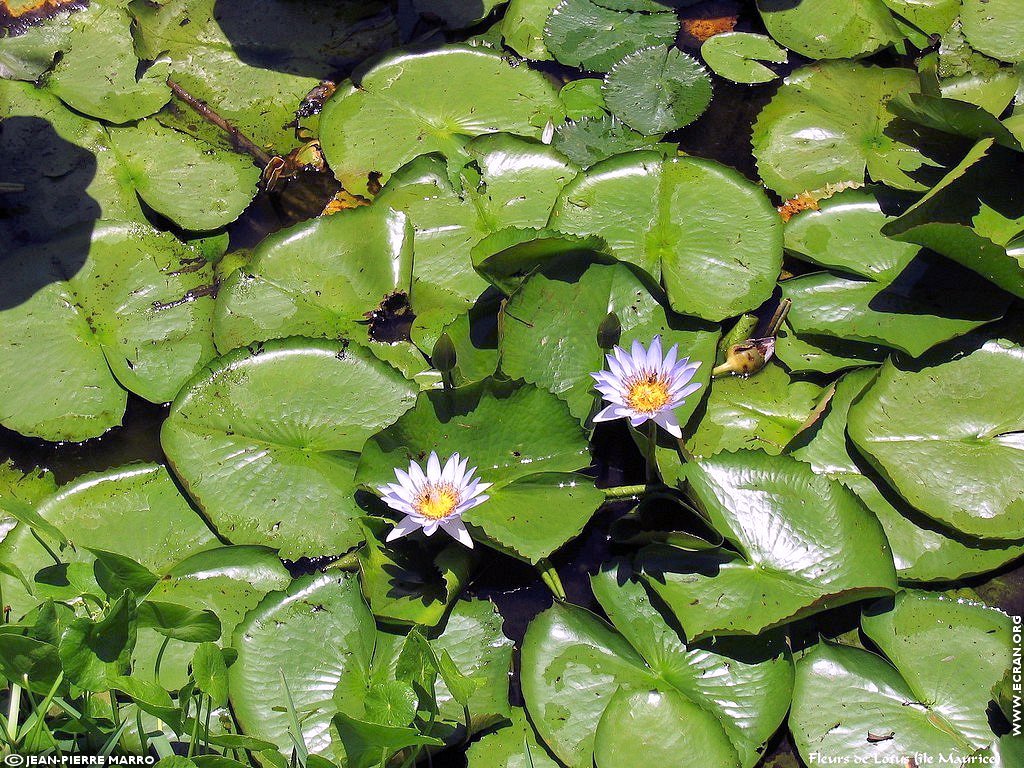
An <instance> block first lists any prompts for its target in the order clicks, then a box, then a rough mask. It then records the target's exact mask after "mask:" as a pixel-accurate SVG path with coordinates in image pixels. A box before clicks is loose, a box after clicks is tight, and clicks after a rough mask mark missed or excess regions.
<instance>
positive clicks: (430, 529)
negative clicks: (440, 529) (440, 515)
mask: <svg viewBox="0 0 1024 768" xmlns="http://www.w3.org/2000/svg"><path fill="white" fill-rule="evenodd" d="M439 522H440V521H439V520H431V521H430V522H429V523H426V524H424V526H423V533H424V535H426V536H433V535H434V532H435V531H436V530H437V526H438V523H439Z"/></svg>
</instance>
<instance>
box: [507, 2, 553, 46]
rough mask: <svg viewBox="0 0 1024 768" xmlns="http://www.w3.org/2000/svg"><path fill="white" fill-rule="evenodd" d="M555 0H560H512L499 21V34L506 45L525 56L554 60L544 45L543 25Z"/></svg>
mask: <svg viewBox="0 0 1024 768" xmlns="http://www.w3.org/2000/svg"><path fill="white" fill-rule="evenodd" d="M558 3H559V0H511V2H510V3H509V4H508V8H506V9H505V16H504V17H503V18H502V20H501V37H502V40H504V42H505V45H507V46H508V47H509V48H511V49H512V50H513V51H515V52H516V53H518V54H519V55H520V56H522V57H523V58H524V59H530V60H531V61H550V60H551V59H553V58H554V57H553V56H552V55H551V51H549V50H548V48H547V46H546V45H545V44H544V24H545V23H546V22H547V20H548V16H550V15H551V12H552V11H553V10H555V6H557V5H558Z"/></svg>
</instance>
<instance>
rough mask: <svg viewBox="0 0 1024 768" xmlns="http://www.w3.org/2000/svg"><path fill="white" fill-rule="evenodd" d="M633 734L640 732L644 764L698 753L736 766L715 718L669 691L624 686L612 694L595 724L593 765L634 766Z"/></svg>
mask: <svg viewBox="0 0 1024 768" xmlns="http://www.w3.org/2000/svg"><path fill="white" fill-rule="evenodd" d="M716 726H718V727H716ZM637 734H643V739H644V741H643V744H644V759H645V760H647V759H650V760H656V761H658V762H659V763H663V761H666V760H672V759H678V757H679V755H701V759H702V760H707V761H708V762H709V764H711V765H720V766H722V768H739V767H740V761H739V757H738V756H737V755H736V749H735V748H734V747H733V745H732V743H731V742H730V741H729V737H728V736H726V734H725V732H724V731H723V730H722V729H721V727H720V726H719V722H718V720H717V719H716V718H715V716H714V715H712V714H711V713H710V712H707V711H706V710H704V709H702V708H701V707H700V705H698V704H694V703H693V702H692V701H690V700H689V699H687V698H686V697H685V696H683V695H682V694H678V693H675V692H673V691H665V692H662V691H658V690H651V691H629V690H628V689H623V688H619V690H618V691H617V692H616V693H615V695H614V696H612V698H611V700H610V701H609V702H608V706H607V707H606V708H605V710H604V714H603V715H601V720H600V722H599V723H598V724H597V731H596V733H595V734H594V765H596V766H597V768H626V766H634V765H636V756H637V746H638V745H637Z"/></svg>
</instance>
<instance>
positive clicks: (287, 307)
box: [214, 206, 412, 352]
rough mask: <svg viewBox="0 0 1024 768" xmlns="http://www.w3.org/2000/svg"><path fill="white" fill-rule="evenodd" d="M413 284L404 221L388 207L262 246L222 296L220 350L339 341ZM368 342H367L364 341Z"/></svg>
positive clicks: (346, 214)
mask: <svg viewBox="0 0 1024 768" xmlns="http://www.w3.org/2000/svg"><path fill="white" fill-rule="evenodd" d="M411 281H412V231H411V226H410V225H409V222H408V219H407V217H406V216H405V215H404V214H402V213H399V212H395V211H391V210H390V209H388V208H385V207H380V208H378V207H375V206H371V207H369V208H367V207H361V208H356V209H354V210H350V211H342V212H340V213H336V214H334V215H333V216H326V217H321V218H316V219H311V220H309V221H305V222H302V223H300V224H296V225H294V226H292V227H290V228H288V229H285V230H282V231H281V232H277V233H275V234H273V235H271V236H270V237H267V238H266V239H265V240H263V241H262V242H261V243H260V244H259V245H258V246H257V247H256V249H255V250H254V251H253V254H252V257H251V258H250V259H249V261H248V262H247V263H245V264H243V265H242V266H241V267H240V268H239V269H237V270H236V271H235V272H233V273H232V274H231V276H230V277H228V278H227V280H225V281H224V284H223V285H222V286H221V288H220V292H219V293H218V294H217V309H216V318H215V326H214V328H215V334H216V340H217V347H218V348H219V349H220V350H221V351H223V352H227V351H228V350H231V349H235V348H237V347H241V346H244V345H245V344H249V343H251V342H254V341H266V340H268V339H280V338H284V337H286V336H312V337H317V338H319V337H325V338H339V337H344V336H348V335H350V334H355V333H359V335H363V334H365V333H366V332H365V331H358V330H357V327H356V324H357V323H359V322H365V320H366V314H367V313H369V312H372V311H373V310H375V309H377V308H378V307H379V306H380V305H381V304H382V303H383V302H384V300H385V299H387V297H388V296H391V295H392V294H394V293H405V294H408V293H409V291H410V284H411ZM364 338H365V337H364Z"/></svg>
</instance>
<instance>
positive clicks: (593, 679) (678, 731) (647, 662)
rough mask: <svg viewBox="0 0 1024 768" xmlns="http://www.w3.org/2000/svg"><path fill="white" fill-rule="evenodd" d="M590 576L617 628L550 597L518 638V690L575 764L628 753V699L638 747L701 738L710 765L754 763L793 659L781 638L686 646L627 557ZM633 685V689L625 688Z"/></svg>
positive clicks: (786, 692)
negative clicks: (629, 569) (636, 720)
mask: <svg viewBox="0 0 1024 768" xmlns="http://www.w3.org/2000/svg"><path fill="white" fill-rule="evenodd" d="M593 586H594V591H595V594H596V595H597V597H598V600H599V601H600V603H601V606H602V607H603V608H604V610H605V611H606V612H607V614H608V615H609V617H610V619H611V621H612V623H613V624H614V626H615V628H614V629H613V628H612V627H611V626H609V625H608V624H606V623H605V622H604V621H602V620H601V619H599V618H598V617H597V616H595V615H594V614H592V613H590V612H589V611H586V610H584V609H582V608H579V607H577V606H574V605H571V604H567V603H555V605H554V606H553V607H551V608H550V609H548V610H547V611H545V612H544V613H542V614H541V615H540V616H538V617H537V618H536V619H534V620H533V622H531V624H530V627H529V629H528V630H527V632H526V638H525V639H524V641H523V653H522V685H523V696H524V698H525V700H526V706H527V709H528V711H529V713H530V717H531V720H532V721H533V724H534V725H535V726H536V728H537V731H538V733H539V734H540V736H541V738H543V740H544V741H545V743H546V744H547V745H548V747H549V748H550V749H551V751H552V752H553V753H554V754H555V756H556V757H557V758H558V759H559V760H560V761H562V762H563V763H564V764H565V765H568V766H572V767H573V768H589V766H590V765H591V764H592V763H593V762H594V761H595V759H596V762H597V764H598V765H608V766H618V765H625V763H623V762H622V757H623V755H622V744H621V741H620V740H621V738H622V731H623V728H626V725H627V723H628V722H629V716H628V714H627V712H626V711H625V710H632V711H633V713H634V715H633V716H636V717H642V718H643V720H644V722H645V723H647V725H648V726H649V727H650V730H645V729H638V730H633V731H629V730H628V728H627V729H626V732H628V733H630V735H631V736H632V738H633V744H634V749H636V748H637V747H639V746H641V745H645V744H650V745H651V748H652V749H657V745H658V744H666V743H669V744H671V743H674V741H675V740H676V739H680V738H682V739H683V740H684V741H690V740H693V741H694V742H695V743H699V740H701V739H706V740H707V741H706V742H704V743H706V744H709V745H711V744H713V745H714V751H713V752H712V754H714V755H715V756H716V758H717V759H716V761H715V763H714V764H715V765H722V766H744V767H745V768H750V767H751V766H753V765H754V764H755V763H757V762H758V760H759V759H760V756H761V752H762V751H763V749H764V742H765V741H766V740H767V739H768V738H769V737H770V736H771V734H772V733H773V732H774V730H775V729H776V728H777V727H778V724H779V723H780V722H781V721H782V718H783V717H784V715H785V712H786V710H787V708H788V707H789V699H790V691H791V685H792V674H793V673H792V662H791V661H790V659H789V655H788V652H787V651H786V650H785V649H784V647H783V645H782V644H781V643H779V642H777V640H778V638H774V637H767V638H764V639H761V640H757V641H739V642H734V641H724V642H721V643H719V644H717V645H716V646H715V647H714V651H713V652H712V651H709V650H706V649H705V648H704V647H702V646H698V647H694V646H691V647H687V646H686V645H685V644H684V643H683V642H682V640H680V638H679V636H678V635H677V634H676V632H675V630H674V629H673V628H672V627H671V626H670V625H669V624H667V623H666V622H665V620H664V619H663V618H662V617H661V615H660V614H659V613H658V612H657V610H655V608H654V607H653V606H652V605H651V603H650V601H649V599H648V596H647V594H646V592H645V591H644V589H643V587H642V586H641V585H640V584H638V583H637V582H634V581H629V580H627V579H626V571H625V569H623V568H621V567H620V568H618V569H616V568H609V569H606V570H604V571H603V572H601V573H600V574H598V575H597V576H595V577H594V578H593ZM617 692H618V693H617ZM632 696H637V697H640V698H638V699H637V700H636V701H623V700H622V699H623V697H632ZM642 697H649V698H648V699H647V700H646V703H645V702H644V701H643V699H642ZM628 704H636V706H635V707H630V706H627V705H628ZM652 710H653V711H652ZM666 710H667V711H666ZM615 725H618V726H619V727H618V729H616V728H615ZM634 755H635V753H634Z"/></svg>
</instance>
